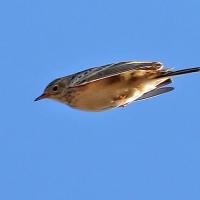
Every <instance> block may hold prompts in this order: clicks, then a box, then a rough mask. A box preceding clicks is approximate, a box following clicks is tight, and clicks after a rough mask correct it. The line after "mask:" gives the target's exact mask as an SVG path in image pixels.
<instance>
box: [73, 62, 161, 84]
mask: <svg viewBox="0 0 200 200" xmlns="http://www.w3.org/2000/svg"><path fill="white" fill-rule="evenodd" d="M162 68H163V66H162V64H161V63H159V62H134V61H130V62H120V63H114V64H109V65H104V66H101V67H95V68H91V69H88V70H85V71H82V72H79V73H77V74H75V75H74V76H73V78H72V80H71V83H70V87H76V86H80V85H85V84H87V83H90V82H93V81H97V80H100V79H104V78H108V77H111V76H116V75H118V74H121V73H125V72H128V71H133V70H137V69H142V70H147V69H152V70H160V69H162Z"/></svg>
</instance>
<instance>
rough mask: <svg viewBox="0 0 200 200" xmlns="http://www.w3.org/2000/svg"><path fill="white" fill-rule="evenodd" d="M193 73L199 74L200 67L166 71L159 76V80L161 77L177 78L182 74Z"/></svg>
mask: <svg viewBox="0 0 200 200" xmlns="http://www.w3.org/2000/svg"><path fill="white" fill-rule="evenodd" d="M194 72H200V67H195V68H190V69H182V70H177V71H167V72H165V73H163V74H161V75H160V76H159V78H162V77H172V76H179V75H183V74H190V73H194Z"/></svg>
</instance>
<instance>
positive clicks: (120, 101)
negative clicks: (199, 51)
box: [35, 61, 200, 111]
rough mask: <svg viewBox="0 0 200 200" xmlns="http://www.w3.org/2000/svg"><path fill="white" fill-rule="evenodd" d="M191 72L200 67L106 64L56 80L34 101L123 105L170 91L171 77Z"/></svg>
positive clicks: (87, 107)
mask: <svg viewBox="0 0 200 200" xmlns="http://www.w3.org/2000/svg"><path fill="white" fill-rule="evenodd" d="M193 72H200V67H196V68H190V69H183V70H178V71H172V70H171V69H168V68H166V69H164V68H163V65H162V64H161V63H159V62H134V61H130V62H120V63H115V64H108V65H105V66H100V67H94V68H90V69H87V70H85V71H82V72H78V73H76V74H72V75H69V76H65V77H61V78H58V79H55V80H54V81H52V82H51V83H50V84H49V85H48V86H47V87H46V89H45V90H44V92H43V94H42V95H41V96H39V97H37V98H36V99H35V101H38V100H41V99H45V98H49V99H53V100H56V101H59V102H61V103H64V104H67V105H69V106H71V107H73V108H76V109H80V110H84V111H103V110H108V109H111V108H116V107H125V106H126V105H128V104H129V103H131V102H132V101H139V100H144V99H148V98H151V97H154V96H157V95H160V94H163V93H166V92H170V91H172V90H173V89H174V88H173V87H166V85H168V84H170V83H171V82H172V80H171V77H173V76H177V75H182V74H188V73H193Z"/></svg>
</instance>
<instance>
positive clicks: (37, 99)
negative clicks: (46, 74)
mask: <svg viewBox="0 0 200 200" xmlns="http://www.w3.org/2000/svg"><path fill="white" fill-rule="evenodd" d="M48 97H49V95H48V94H45V93H43V94H42V95H40V96H39V97H37V98H36V99H35V100H34V101H39V100H42V99H46V98H48Z"/></svg>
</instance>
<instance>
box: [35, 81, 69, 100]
mask: <svg viewBox="0 0 200 200" xmlns="http://www.w3.org/2000/svg"><path fill="white" fill-rule="evenodd" d="M66 86H67V84H66V78H58V79H55V80H54V81H52V82H51V83H49V84H48V85H47V87H46V88H45V90H44V92H43V94H42V95H40V96H39V97H37V98H36V99H35V101H39V100H42V99H47V98H48V99H54V100H57V101H60V100H61V98H62V96H63V94H64V91H65V89H66Z"/></svg>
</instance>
